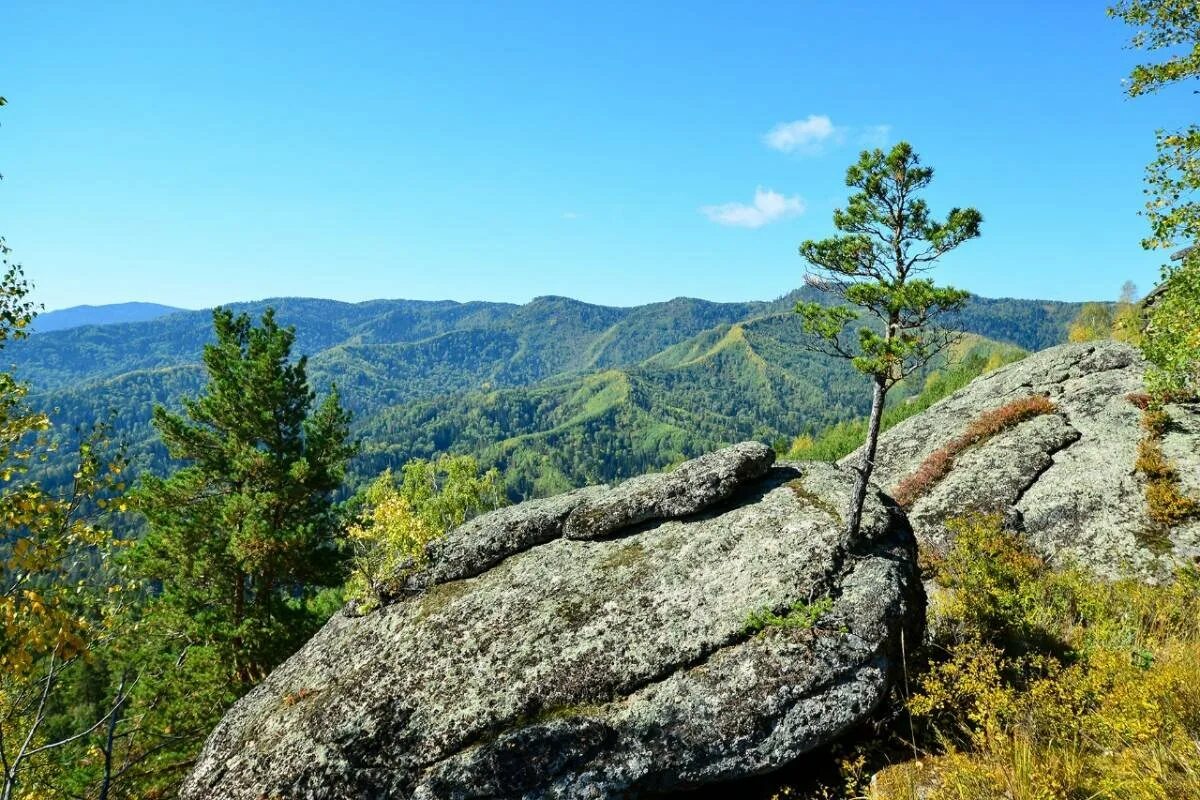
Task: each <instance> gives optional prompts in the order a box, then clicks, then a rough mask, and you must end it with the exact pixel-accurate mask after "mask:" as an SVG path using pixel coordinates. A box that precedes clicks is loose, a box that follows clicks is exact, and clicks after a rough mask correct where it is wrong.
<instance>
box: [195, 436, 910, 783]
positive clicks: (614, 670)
mask: <svg viewBox="0 0 1200 800" xmlns="http://www.w3.org/2000/svg"><path fill="white" fill-rule="evenodd" d="M851 485H852V480H851V477H850V476H849V474H848V473H846V472H844V471H840V470H838V469H837V468H836V467H834V466H832V465H827V464H805V465H777V466H775V467H771V466H770V455H769V452H768V451H766V449H765V448H761V446H754V445H742V446H739V447H737V448H731V449H729V450H726V451H721V452H720V453H717V454H713V455H711V456H707V457H705V458H704V459H699V460H697V461H695V462H690V463H688V464H684V465H682V466H681V467H679V468H678V469H676V470H675V471H673V472H671V473H665V474H663V475H656V476H644V477H642V478H639V479H636V480H634V481H631V482H628V483H626V484H623V485H622V486H618V487H614V488H611V489H610V488H593V489H589V490H584V491H583V492H577V493H571V494H568V495H564V496H561V497H558V498H552V499H550V500H545V501H538V502H536V503H525V504H521V505H519V506H515V507H513V508H510V509H504V510H502V511H498V512H494V513H492V514H489V515H486V516H483V517H480V518H479V519H477V520H474V521H473V522H471V523H468V525H465V526H463V527H462V528H459V529H458V530H457V531H454V532H452V533H451V534H449V535H448V536H447V537H446V538H445V539H444V540H442V542H441V543H440V544H439V545H438V546H437V547H435V548H434V549H433V550H431V552H430V555H431V563H430V565H429V566H428V567H427V568H426V569H425V570H424V571H423V572H422V573H421V576H420V577H419V578H417V579H415V580H414V581H412V582H411V585H410V586H409V593H408V594H407V595H403V596H401V597H399V598H395V599H393V600H392V601H391V602H387V603H385V604H384V605H383V606H381V607H380V608H378V609H376V610H374V611H372V612H371V613H369V614H365V615H361V616H355V615H351V614H346V613H340V614H338V615H335V617H334V618H333V619H332V620H330V622H329V623H328V624H327V625H326V626H325V628H324V629H322V630H321V631H320V633H318V634H317V636H316V637H315V638H314V639H313V640H312V641H310V642H309V643H308V644H307V645H305V646H304V647H303V648H302V649H301V650H300V651H299V652H298V653H297V654H296V655H295V656H293V657H292V658H291V659H290V660H289V661H287V662H286V663H285V664H284V665H283V666H281V667H280V668H279V669H277V670H276V671H275V672H274V673H272V674H271V676H270V677H269V678H268V679H267V680H266V681H265V682H264V683H263V684H262V685H260V686H259V687H258V688H256V689H255V690H254V691H252V692H251V693H250V694H249V695H247V696H246V697H245V698H243V699H242V700H241V701H239V702H238V703H237V704H236V705H235V706H234V707H233V709H232V710H231V711H230V712H229V713H228V714H227V716H226V717H225V719H224V720H223V721H222V723H221V724H220V726H219V727H218V728H217V729H216V731H215V732H214V733H213V734H212V736H211V737H210V738H209V741H208V742H207V744H206V746H205V748H204V751H203V753H202V754H201V756H200V759H199V760H198V762H197V765H196V767H195V770H194V772H193V773H192V775H191V776H190V777H189V778H188V780H187V782H186V784H185V786H184V789H183V793H182V796H183V797H184V798H190V799H191V800H199V798H213V797H220V798H227V799H228V800H242V799H245V800H251V799H253V800H257V799H258V798H291V799H295V798H330V799H332V798H361V797H371V798H476V797H527V798H534V797H551V798H616V797H637V796H645V795H651V794H656V793H660V792H667V791H673V790H676V789H685V788H688V787H694V786H699V785H703V784H708V783H712V782H716V781H724V780H729V779H735V778H740V777H744V776H747V775H751V774H757V773H762V772H766V771H770V770H772V769H775V768H777V767H780V766H782V765H784V764H786V763H788V762H789V761H792V760H793V759H795V758H796V757H797V756H799V755H801V754H803V753H805V752H807V751H809V750H811V749H813V748H815V747H818V746H820V745H822V744H824V743H827V742H829V741H830V740H832V739H834V738H836V737H837V736H838V735H839V734H841V733H842V732H844V731H846V730H847V729H848V728H850V727H852V726H854V725H855V724H856V723H859V722H860V721H862V720H863V719H864V718H866V717H867V716H868V715H870V714H871V713H872V711H873V710H874V709H875V708H876V707H877V706H879V704H880V703H881V702H882V701H883V700H884V698H885V696H886V695H887V693H888V691H889V688H890V687H891V686H892V684H893V681H894V680H895V679H896V677H897V675H898V671H899V669H900V659H901V651H902V648H903V645H904V643H905V642H906V641H907V642H908V643H909V644H910V645H911V644H912V643H914V642H917V641H919V637H920V633H921V630H920V629H921V624H922V620H923V616H924V614H923V611H924V597H923V594H922V592H921V587H920V582H919V578H918V576H917V574H916V568H915V542H914V540H913V538H912V534H911V531H910V530H909V528H908V525H907V523H906V522H905V519H904V517H903V515H902V514H901V513H899V511H898V509H897V508H896V507H895V505H894V504H892V503H891V502H890V501H889V500H888V499H887V498H886V497H885V496H883V495H881V494H878V493H872V494H871V495H870V496H869V497H868V503H867V507H866V513H865V515H864V525H863V535H862V537H861V540H860V541H859V542H858V543H857V545H856V546H855V547H849V546H848V543H847V542H846V540H845V536H844V531H843V524H842V521H841V519H840V517H839V514H838V512H839V510H840V509H841V508H843V507H844V506H845V503H846V501H847V499H848V497H849V493H850V490H851ZM576 515H579V516H578V517H577V516H576ZM573 520H574V522H573ZM579 536H583V537H585V538H576V537H579ZM797 604H801V605H800V606H797ZM804 604H807V605H804ZM767 608H769V609H771V610H772V611H773V612H774V613H775V614H776V615H782V616H783V617H784V618H785V619H789V620H792V621H794V624H791V625H768V626H767V627H766V628H765V629H763V630H756V629H755V628H754V627H753V626H751V625H748V623H747V620H748V616H749V615H750V614H751V613H752V612H755V611H760V610H762V609H767ZM806 609H817V610H819V611H820V613H819V614H815V613H805V612H806ZM789 610H791V613H792V616H787V615H788V614H789ZM809 616H815V621H808V619H807V618H808V617H809ZM776 619H777V620H778V617H777V618H776Z"/></svg>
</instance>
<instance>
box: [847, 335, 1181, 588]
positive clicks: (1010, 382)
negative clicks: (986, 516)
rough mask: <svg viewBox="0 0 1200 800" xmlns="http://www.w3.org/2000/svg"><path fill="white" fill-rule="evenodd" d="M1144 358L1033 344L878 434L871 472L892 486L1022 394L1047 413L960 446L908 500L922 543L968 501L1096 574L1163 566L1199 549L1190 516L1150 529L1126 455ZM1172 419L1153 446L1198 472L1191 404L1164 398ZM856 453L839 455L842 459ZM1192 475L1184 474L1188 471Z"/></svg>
mask: <svg viewBox="0 0 1200 800" xmlns="http://www.w3.org/2000/svg"><path fill="white" fill-rule="evenodd" d="M1145 368H1146V365H1145V362H1144V361H1143V360H1142V357H1141V355H1140V353H1139V352H1138V351H1137V350H1136V349H1135V348H1133V347H1130V346H1129V345H1126V344H1122V343H1120V342H1113V341H1102V342H1087V343H1082V344H1067V345H1061V346H1059V347H1053V348H1050V349H1048V350H1043V351H1041V352H1038V353H1034V354H1033V355H1030V356H1028V357H1027V358H1025V359H1023V360H1021V361H1018V362H1016V363H1014V364H1010V365H1008V366H1005V367H1001V368H1000V369H997V370H996V371H994V372H991V373H988V374H987V375H984V376H982V377H980V378H977V379H976V380H974V381H973V382H972V383H970V384H969V385H968V386H966V387H964V388H963V389H961V390H960V391H958V392H956V393H955V394H953V395H951V396H950V397H948V398H946V399H945V400H942V401H941V402H939V403H937V404H936V405H934V406H933V407H931V408H930V409H928V410H927V411H924V412H922V413H921V414H918V415H916V416H914V417H911V418H910V419H908V420H905V421H904V422H902V423H900V424H899V425H897V426H896V427H894V428H892V429H891V430H889V431H887V432H886V433H885V434H884V435H883V436H882V438H881V440H880V445H879V453H878V456H877V459H876V470H875V473H874V475H873V479H874V480H875V481H877V482H878V484H879V485H880V486H882V487H884V490H885V491H888V492H895V490H896V488H897V486H898V485H899V484H900V483H901V482H902V481H904V480H905V478H906V477H908V476H910V475H912V474H914V473H915V472H916V471H917V470H919V469H920V468H921V465H922V463H923V462H924V461H925V459H927V458H928V457H929V455H930V454H931V453H933V452H934V451H935V450H937V449H938V448H940V447H943V446H945V445H946V444H947V443H948V442H951V441H952V440H954V439H956V438H957V437H960V436H962V434H963V432H964V431H965V430H966V429H967V427H968V426H969V425H971V423H972V422H973V421H974V420H977V419H978V418H979V417H980V415H982V414H985V413H988V412H991V411H995V410H997V409H1001V408H1003V407H1004V406H1005V405H1006V404H1009V403H1012V402H1013V401H1017V400H1020V399H1021V398H1027V397H1029V396H1031V395H1044V396H1046V397H1048V398H1049V399H1050V401H1051V402H1052V403H1053V404H1054V412H1053V413H1050V414H1045V415H1042V416H1037V417H1034V418H1032V419H1029V420H1027V421H1025V422H1022V423H1021V424H1019V425H1017V426H1015V427H1013V428H1011V429H1009V430H1007V431H1005V432H1003V433H1001V434H999V435H997V436H995V437H994V438H991V439H989V440H987V441H986V442H983V443H982V444H980V445H978V446H976V447H971V448H968V449H967V450H965V451H964V452H963V453H962V454H961V455H960V456H959V457H958V458H956V459H955V461H954V466H953V467H952V469H951V470H950V472H949V474H948V475H947V476H946V477H945V478H943V479H941V480H940V481H938V482H937V483H936V485H934V486H933V487H932V488H931V489H930V490H929V491H928V492H927V493H926V494H924V495H923V496H921V497H920V498H919V499H918V500H917V501H916V502H915V503H913V504H912V506H911V508H910V509H909V511H908V517H909V520H910V522H911V523H912V527H913V530H914V531H915V533H916V535H917V539H918V540H919V541H920V542H921V543H922V545H928V546H930V547H934V548H936V547H941V546H945V545H946V544H948V543H949V535H950V534H949V531H948V530H947V528H946V525H945V522H946V520H948V519H952V518H954V517H956V516H960V515H962V514H965V513H967V512H970V511H997V512H1000V513H1001V514H1003V515H1004V516H1005V517H1006V519H1007V520H1008V523H1009V524H1010V525H1011V526H1012V527H1014V528H1016V529H1017V530H1020V531H1023V533H1024V535H1025V536H1026V537H1027V538H1028V540H1029V541H1030V542H1031V543H1032V544H1033V545H1034V547H1035V548H1036V549H1037V550H1038V551H1039V552H1041V553H1042V554H1043V555H1044V556H1046V557H1048V558H1050V559H1051V560H1053V561H1055V562H1057V563H1060V564H1062V563H1068V562H1073V563H1077V564H1080V565H1083V566H1085V567H1087V568H1089V569H1091V570H1093V571H1096V572H1098V573H1100V574H1103V575H1109V576H1117V575H1130V574H1133V575H1143V576H1147V577H1154V576H1160V577H1161V576H1165V575H1166V574H1168V573H1169V572H1170V571H1171V569H1172V568H1173V567H1174V566H1175V565H1176V564H1179V563H1182V562H1185V561H1190V560H1191V559H1192V558H1194V557H1195V556H1196V555H1197V554H1200V548H1198V545H1200V526H1197V525H1196V524H1195V523H1192V524H1190V525H1181V526H1179V527H1178V528H1176V529H1174V530H1170V531H1156V530H1155V529H1154V525H1153V523H1152V522H1151V520H1150V518H1149V517H1148V516H1147V512H1146V501H1145V485H1144V482H1143V478H1142V477H1141V476H1139V475H1138V474H1137V473H1136V471H1135V469H1134V464H1135V462H1136V461H1137V457H1138V444H1139V442H1141V440H1142V439H1143V438H1144V437H1145V435H1146V434H1145V431H1144V430H1143V429H1142V427H1141V424H1140V422H1141V413H1142V412H1141V410H1140V409H1139V408H1138V407H1137V406H1136V405H1135V404H1134V403H1133V402H1131V395H1133V396H1135V398H1134V399H1136V395H1137V394H1138V393H1140V392H1142V391H1143V386H1142V377H1143V374H1144V372H1145ZM1169 411H1170V413H1171V415H1172V417H1173V418H1174V420H1175V421H1176V424H1175V425H1173V427H1172V429H1171V430H1170V431H1168V433H1167V434H1166V436H1165V438H1164V442H1163V447H1164V451H1166V453H1167V455H1168V456H1169V457H1171V458H1172V460H1173V461H1175V466H1176V468H1177V470H1178V471H1179V473H1180V476H1181V478H1183V479H1184V484H1185V486H1186V484H1187V483H1188V482H1189V481H1191V482H1193V483H1200V478H1194V476H1196V475H1200V455H1197V454H1198V453H1200V420H1198V419H1197V416H1196V409H1195V408H1194V407H1187V406H1174V407H1171V408H1170V409H1169ZM857 458H858V455H857V454H852V455H850V456H848V457H847V458H846V459H845V461H844V462H843V463H846V464H848V463H853V462H854V460H855V459H857ZM1188 476H1193V477H1188Z"/></svg>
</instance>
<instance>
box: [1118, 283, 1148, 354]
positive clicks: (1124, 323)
mask: <svg viewBox="0 0 1200 800" xmlns="http://www.w3.org/2000/svg"><path fill="white" fill-rule="evenodd" d="M1137 298H1138V290H1137V286H1136V285H1135V284H1134V283H1133V281H1125V283H1124V284H1122V286H1121V296H1120V297H1119V298H1118V299H1117V305H1116V307H1115V308H1114V309H1113V324H1112V337H1113V338H1114V339H1116V340H1117V341H1119V342H1128V343H1129V344H1134V345H1140V344H1141V343H1142V330H1143V329H1144V328H1145V323H1144V321H1143V319H1142V309H1141V307H1140V306H1139V305H1138V303H1137Z"/></svg>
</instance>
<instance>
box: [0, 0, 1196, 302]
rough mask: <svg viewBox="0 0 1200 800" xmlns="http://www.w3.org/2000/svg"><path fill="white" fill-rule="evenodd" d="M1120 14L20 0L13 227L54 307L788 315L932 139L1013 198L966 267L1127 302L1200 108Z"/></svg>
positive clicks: (1033, 291)
mask: <svg viewBox="0 0 1200 800" xmlns="http://www.w3.org/2000/svg"><path fill="white" fill-rule="evenodd" d="M1104 9H1105V4H1104V2H1102V1H1101V2H1089V1H1088V0H1062V1H1061V2H1050V3H1047V2H1032V1H1031V2H1024V3H1018V2H1006V3H999V2H994V3H962V2H953V3H951V2H922V3H897V2H894V0H886V1H884V2H870V3H868V2H856V3H833V2H797V1H796V0H793V1H792V2H786V3H777V4H767V3H749V4H747V3H728V4H716V3H714V4H700V3H678V4H673V3H645V2H636V3H611V2H603V3H592V2H589V3H515V2H503V3H494V4H484V3H471V4H458V3H449V2H438V3H419V4H406V3H405V4H401V3H384V2H379V3H357V2H339V3H307V2H290V3H286V4H285V3H280V4H277V5H269V4H265V3H254V2H236V3H226V2H205V3H182V2H179V3H150V2H144V3H122V2H111V3H109V2H106V3H69V2H52V3H41V2H34V0H16V2H14V3H10V4H9V5H7V6H6V8H5V12H4V17H5V20H4V29H5V30H4V34H5V35H4V39H5V44H4V48H3V50H2V51H0V75H2V76H3V78H2V81H3V83H2V85H0V94H4V95H5V96H7V98H8V100H9V105H8V106H7V107H6V108H4V109H3V110H0V123H2V127H0V170H2V171H3V173H4V176H5V180H4V181H3V182H0V234H3V235H4V236H6V237H7V239H8V243H9V245H10V246H11V247H13V248H14V251H15V255H16V256H17V257H18V258H19V260H20V261H21V262H22V263H24V265H25V268H26V271H27V273H28V274H29V276H30V277H31V278H32V279H33V280H34V281H35V282H36V283H37V285H38V291H37V299H38V300H40V301H41V302H42V303H44V304H45V306H46V307H47V308H58V307H64V306H70V305H75V304H81V303H107V302H116V301H123V300H152V301H158V302H163V303H169V304H174V305H180V306H185V307H202V306H208V305H212V304H216V303H220V302H224V301H231V300H244V299H255V298H262V297H269V296H279V295H306V296H320V297H332V298H338V299H345V300H362V299H368V298H375V297H409V298H425V299H434V298H452V299H458V300H467V299H489V300H510V301H517V302H524V301H526V300H528V299H530V298H532V297H534V296H537V295H543V294H562V295H569V296H573V297H578V298H580V299H583V300H588V301H592V302H598V303H609V304H620V305H629V304H634V303H642V302H647V301H652V300H662V299H667V298H671V297H675V296H678V295H689V296H698V297H705V298H709V299H714V300H740V299H751V298H760V299H761V298H770V297H774V296H778V295H780V294H782V293H784V292H786V291H787V290H789V289H791V288H793V287H795V286H796V285H798V284H799V283H800V279H801V274H802V268H803V265H802V262H801V260H800V258H799V256H797V255H796V246H797V244H798V243H799V242H800V241H801V240H803V239H805V238H810V237H820V236H824V235H827V234H828V233H829V232H830V231H831V225H830V212H831V210H832V209H833V208H834V207H835V205H836V204H837V203H838V202H839V201H840V200H842V199H843V198H844V197H845V189H844V186H843V184H842V178H843V175H844V169H845V166H846V165H847V164H848V163H849V162H850V161H851V160H852V159H853V157H854V155H855V153H856V151H857V150H858V149H859V148H860V146H861V145H862V144H864V143H874V142H886V141H895V140H897V139H900V138H903V139H907V140H909V141H911V142H913V144H914V145H915V146H916V148H917V150H918V151H919V152H920V153H922V154H923V156H924V157H925V160H926V162H927V163H929V164H931V165H933V166H934V167H935V168H936V169H937V170H938V176H937V178H936V179H935V184H934V187H933V189H932V190H931V195H930V200H931V202H932V203H933V205H934V208H935V210H939V209H940V210H943V211H944V210H945V209H947V208H948V207H949V206H950V205H951V204H954V205H973V206H975V207H977V208H979V209H980V210H981V211H982V212H983V214H984V218H985V225H984V236H983V238H982V239H980V240H979V241H977V242H973V243H970V244H968V245H965V246H964V247H963V248H962V249H961V250H960V251H958V252H957V253H955V254H954V255H952V256H951V257H950V258H949V259H947V261H946V264H945V267H944V269H943V270H942V271H941V272H940V275H941V277H942V279H943V280H945V281H947V282H950V283H953V284H955V285H958V286H961V287H963V288H967V289H970V290H972V291H975V292H978V293H980V294H984V295H990V296H1001V295H1005V296H1017V297H1041V298H1050V299H1072V300H1075V299H1088V298H1105V297H1114V296H1115V295H1116V294H1117V292H1118V289H1119V287H1120V285H1121V283H1122V282H1123V281H1124V280H1126V279H1127V278H1129V279H1133V280H1135V281H1136V282H1137V283H1138V284H1139V285H1141V286H1142V288H1143V290H1144V289H1146V288H1148V287H1149V286H1150V285H1151V284H1152V283H1153V281H1154V279H1155V277H1156V276H1157V272H1158V264H1159V263H1160V262H1161V260H1162V256H1161V254H1146V253H1143V252H1142V251H1141V250H1140V247H1139V244H1138V242H1139V240H1140V238H1141V237H1142V235H1143V233H1144V230H1145V222H1144V220H1143V219H1142V218H1140V217H1139V216H1137V212H1138V210H1139V208H1140V207H1141V204H1142V168H1143V165H1144V163H1145V162H1146V161H1148V160H1149V159H1150V158H1151V157H1152V155H1153V133H1154V130H1155V129H1156V128H1158V127H1163V126H1173V125H1176V124H1180V123H1182V122H1185V121H1187V120H1188V117H1187V111H1188V108H1187V107H1186V106H1185V104H1189V103H1194V100H1193V98H1192V97H1191V93H1190V91H1183V90H1181V91H1178V92H1175V93H1171V94H1169V95H1164V96H1161V97H1151V98H1146V99H1139V100H1136V101H1133V100H1127V99H1126V98H1125V97H1124V95H1123V94H1122V92H1121V79H1122V78H1123V77H1124V76H1125V74H1126V73H1127V72H1128V68H1129V66H1130V65H1131V63H1133V61H1134V60H1135V54H1134V53H1131V52H1130V51H1128V50H1125V49H1123V46H1124V43H1125V41H1126V40H1127V37H1128V35H1129V31H1128V30H1127V29H1126V28H1125V27H1124V26H1123V25H1122V24H1121V23H1118V22H1115V21H1112V20H1109V19H1108V18H1107V17H1106V16H1105V12H1104ZM792 123H795V124H792ZM772 132H774V134H773V135H772ZM756 196H757V205H756Z"/></svg>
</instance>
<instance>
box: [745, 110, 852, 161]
mask: <svg viewBox="0 0 1200 800" xmlns="http://www.w3.org/2000/svg"><path fill="white" fill-rule="evenodd" d="M844 136H845V134H844V132H843V131H842V130H841V129H840V128H838V127H837V126H836V125H834V124H833V120H831V119H830V118H829V117H827V116H825V115H824V114H809V115H808V117H807V118H805V119H798V120H795V121H794V122H781V123H779V124H778V125H776V126H775V127H774V128H771V130H769V131H767V132H766V134H765V135H764V136H763V141H764V142H766V144H767V147H770V148H771V149H772V150H779V151H780V152H783V153H807V154H813V153H818V152H820V151H821V149H822V148H823V147H825V145H827V144H832V143H836V142H839V141H841V140H842V139H843V138H844Z"/></svg>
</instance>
